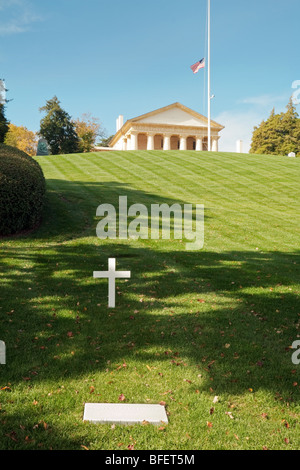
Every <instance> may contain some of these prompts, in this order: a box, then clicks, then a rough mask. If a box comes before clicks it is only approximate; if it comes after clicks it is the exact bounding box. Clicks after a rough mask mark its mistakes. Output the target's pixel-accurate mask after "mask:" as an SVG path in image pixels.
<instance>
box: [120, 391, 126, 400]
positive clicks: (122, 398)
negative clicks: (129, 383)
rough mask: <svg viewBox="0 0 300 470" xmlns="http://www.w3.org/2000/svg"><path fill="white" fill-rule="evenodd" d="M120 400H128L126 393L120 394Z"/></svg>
mask: <svg viewBox="0 0 300 470" xmlns="http://www.w3.org/2000/svg"><path fill="white" fill-rule="evenodd" d="M119 400H120V401H125V400H126V398H125V395H123V393H122V394H121V395H120V396H119Z"/></svg>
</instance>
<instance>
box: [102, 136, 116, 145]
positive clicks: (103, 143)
mask: <svg viewBox="0 0 300 470" xmlns="http://www.w3.org/2000/svg"><path fill="white" fill-rule="evenodd" d="M113 137H114V135H111V136H110V137H103V138H102V139H101V140H100V142H99V146H100V147H109V144H110V142H111V141H112V139H113Z"/></svg>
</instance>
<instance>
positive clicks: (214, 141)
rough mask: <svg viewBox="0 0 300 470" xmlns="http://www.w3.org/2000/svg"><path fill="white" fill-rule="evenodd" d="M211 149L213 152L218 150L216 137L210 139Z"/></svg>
mask: <svg viewBox="0 0 300 470" xmlns="http://www.w3.org/2000/svg"><path fill="white" fill-rule="evenodd" d="M212 151H213V152H217V151H218V139H213V141H212Z"/></svg>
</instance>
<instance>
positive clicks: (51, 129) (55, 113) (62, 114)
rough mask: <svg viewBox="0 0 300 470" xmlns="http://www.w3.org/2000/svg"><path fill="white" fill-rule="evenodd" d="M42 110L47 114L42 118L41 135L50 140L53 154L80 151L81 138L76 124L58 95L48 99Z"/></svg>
mask: <svg viewBox="0 0 300 470" xmlns="http://www.w3.org/2000/svg"><path fill="white" fill-rule="evenodd" d="M40 111H41V112H45V113H46V116H45V117H44V118H43V119H42V120H41V123H40V131H39V135H40V136H42V137H44V139H46V141H47V142H48V145H49V147H50V149H51V153H52V155H59V154H68V153H76V152H78V151H79V142H80V139H79V137H78V135H77V133H76V130H75V125H74V123H73V121H72V120H71V117H70V115H69V114H68V113H67V112H66V111H65V110H64V109H62V107H61V106H60V101H59V100H58V99H57V97H56V96H54V98H52V99H51V100H49V101H47V102H46V105H45V106H43V107H42V108H40Z"/></svg>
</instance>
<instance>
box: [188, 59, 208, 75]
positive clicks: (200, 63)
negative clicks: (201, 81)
mask: <svg viewBox="0 0 300 470" xmlns="http://www.w3.org/2000/svg"><path fill="white" fill-rule="evenodd" d="M204 67H205V59H201V60H199V61H198V62H196V63H195V64H194V65H191V69H192V71H193V72H194V73H198V72H199V70H200V69H204Z"/></svg>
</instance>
